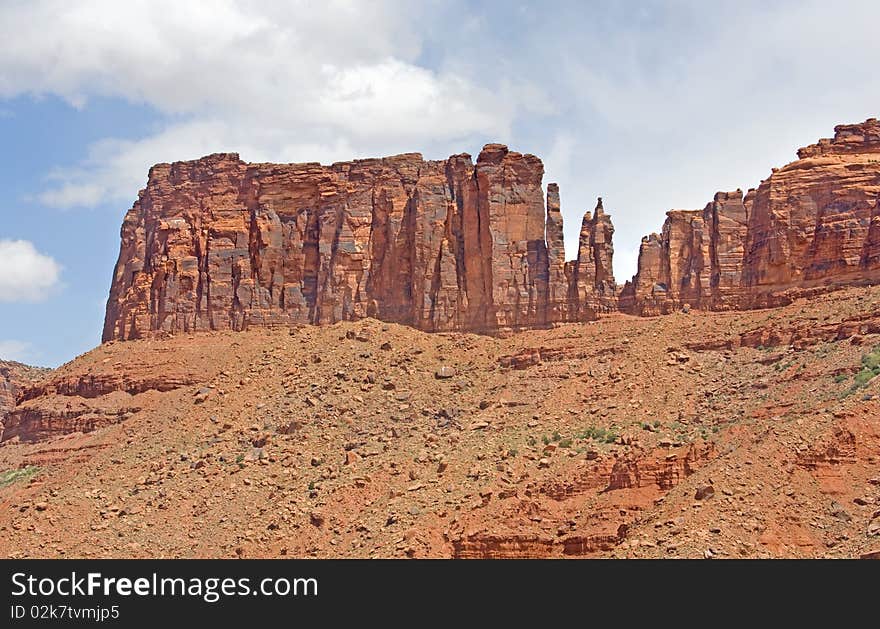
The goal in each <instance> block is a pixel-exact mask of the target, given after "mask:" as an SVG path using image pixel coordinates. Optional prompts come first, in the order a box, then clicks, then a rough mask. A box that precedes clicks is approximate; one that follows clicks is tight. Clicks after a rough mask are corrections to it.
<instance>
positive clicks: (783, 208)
mask: <svg viewBox="0 0 880 629" xmlns="http://www.w3.org/2000/svg"><path fill="white" fill-rule="evenodd" d="M798 157H799V158H800V159H798V160H797V161H795V162H793V163H791V164H789V165H787V166H785V167H784V168H781V169H774V172H773V174H772V175H771V176H770V177H769V178H768V179H766V180H765V181H763V182H762V183H761V185H760V186H759V187H758V188H757V190H750V191H749V192H748V194H746V195H745V197H743V195H742V192H740V191H739V190H737V191H736V192H729V193H718V194H717V195H716V196H715V199H714V201H713V202H712V203H710V204H709V205H707V206H706V208H705V209H704V210H702V211H699V210H698V211H682V210H674V211H671V212H668V213H667V218H666V222H665V223H664V225H663V231H662V233H661V234H652V235H650V236H648V237H646V238H643V239H642V245H641V250H640V254H639V270H638V273H637V275H636V276H635V277H634V278H633V280H632V282H628V283H627V285H626V286H625V287H624V289H623V291H622V292H621V295H620V308H621V309H622V310H624V311H627V312H631V313H634V314H643V315H653V314H663V313H667V312H671V311H673V310H676V309H679V308H682V307H684V306H685V305H686V304H687V305H690V306H691V307H694V308H702V309H707V310H727V309H737V308H754V307H763V306H773V305H781V304H784V303H787V302H788V301H790V299H791V296H792V295H793V294H796V293H797V292H798V291H804V290H809V289H812V288H815V287H817V286H823V285H828V284H831V283H854V282H866V281H878V280H880V210H878V205H877V200H878V197H880V123H878V121H877V120H875V119H870V120H868V121H866V122H864V123H862V124H857V125H840V126H838V127H836V128H835V136H834V138H833V139H826V140H820V141H819V143H817V144H815V145H812V146H808V147H806V148H803V149H801V150H800V151H798Z"/></svg>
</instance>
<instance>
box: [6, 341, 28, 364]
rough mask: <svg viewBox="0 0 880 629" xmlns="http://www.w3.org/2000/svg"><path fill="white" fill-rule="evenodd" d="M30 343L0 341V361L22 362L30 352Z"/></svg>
mask: <svg viewBox="0 0 880 629" xmlns="http://www.w3.org/2000/svg"><path fill="white" fill-rule="evenodd" d="M30 347H31V345H30V343H24V342H22V341H3V340H0V360H13V361H17V362H24V361H25V359H26V358H27V356H28V351H29V350H30Z"/></svg>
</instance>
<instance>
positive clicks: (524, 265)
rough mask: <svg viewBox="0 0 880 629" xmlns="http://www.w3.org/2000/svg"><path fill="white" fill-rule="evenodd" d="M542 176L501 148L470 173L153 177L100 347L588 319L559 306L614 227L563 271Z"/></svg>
mask: <svg viewBox="0 0 880 629" xmlns="http://www.w3.org/2000/svg"><path fill="white" fill-rule="evenodd" d="M543 174H544V168H543V164H542V163H541V161H540V160H539V159H538V158H537V157H535V156H533V155H523V154H520V153H515V152H512V151H509V150H508V149H507V147H505V146H502V145H500V144H489V145H486V146H485V147H484V149H483V151H482V152H481V153H480V155H479V157H478V159H477V161H476V164H474V163H473V162H472V160H471V158H470V156H469V155H466V154H461V155H454V156H452V157H450V158H449V159H448V160H445V161H426V160H424V159H422V157H421V155H419V154H415V153H411V154H405V155H398V156H394V157H387V158H383V159H365V160H358V161H354V162H343V163H337V164H333V165H332V166H322V165H320V164H248V163H245V162H243V161H241V160H240V159H239V158H238V155H235V154H216V155H210V156H208V157H204V158H202V159H199V160H195V161H190V162H177V163H174V164H158V165H156V166H154V167H153V168H152V169H151V170H150V176H149V181H148V183H147V187H146V189H145V190H143V191H141V193H140V195H139V198H138V200H137V201H136V202H135V204H134V207H133V208H132V209H131V210H130V211H129V212H128V214H127V215H126V217H125V221H124V223H123V226H122V234H121V236H122V246H121V249H120V255H119V261H118V263H117V266H116V270H115V273H114V277H113V284H112V287H111V291H110V298H109V300H108V303H107V316H106V319H105V324H104V340H105V341H106V340H111V339H131V338H138V337H143V336H146V335H149V334H151V333H155V332H188V331H197V330H223V329H233V330H241V329H244V328H247V327H249V326H253V325H289V324H297V323H315V324H324V323H333V322H337V321H343V320H352V319H359V318H362V317H367V316H370V317H376V318H378V319H382V320H385V321H394V322H399V323H405V324H408V325H412V326H415V327H417V328H420V329H423V330H431V331H440V330H472V331H493V330H498V329H519V328H528V327H541V326H546V325H549V324H552V323H554V322H558V321H568V320H579V321H583V320H589V319H593V318H595V316H596V313H595V310H596V306H597V302H596V301H595V300H594V301H590V300H587V299H585V298H581V299H580V300H579V301H576V302H575V303H574V304H572V303H570V297H569V296H570V295H572V294H573V292H574V294H577V295H586V292H589V291H586V292H585V291H584V290H574V289H573V288H572V283H576V284H577V285H579V286H580V285H583V286H586V287H596V286H601V287H606V286H612V285H613V278H612V277H611V271H610V268H611V267H610V264H611V254H610V252H611V245H610V239H611V233H612V232H613V228H611V226H610V221H608V220H607V217H605V216H604V215H603V218H602V219H601V220H599V215H600V212H599V211H597V212H596V218H595V219H593V223H595V224H596V226H595V227H591V229H594V230H595V231H596V234H597V236H596V237H595V238H593V240H594V241H595V243H594V244H591V245H590V246H589V247H588V250H587V251H586V253H585V254H584V255H588V256H589V257H590V260H591V261H592V262H590V263H589V264H581V263H580V262H577V261H576V262H575V263H573V264H574V266H572V265H571V264H570V265H568V266H567V265H566V264H565V261H564V249H563V247H562V216H561V213H560V211H559V194H558V188H557V187H556V186H555V184H551V185H549V186H548V193H547V206H546V208H545V205H544V198H543V194H544V193H543V190H542V185H541V184H542V177H543ZM585 225H586V222H585ZM591 242H592V241H591ZM609 290H610V289H609Z"/></svg>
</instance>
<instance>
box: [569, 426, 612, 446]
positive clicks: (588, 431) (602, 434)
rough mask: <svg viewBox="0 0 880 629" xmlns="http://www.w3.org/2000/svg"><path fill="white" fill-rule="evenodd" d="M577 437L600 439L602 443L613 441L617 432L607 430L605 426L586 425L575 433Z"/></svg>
mask: <svg viewBox="0 0 880 629" xmlns="http://www.w3.org/2000/svg"><path fill="white" fill-rule="evenodd" d="M576 436H577V438H578V439H592V440H593V441H600V442H604V443H614V442H615V441H617V437H618V435H617V433H616V432H614V431H613V430H608V429H607V428H600V427H597V426H588V427H587V428H585V429H584V430H582V431H581V432H579V433H578V434H577V435H576Z"/></svg>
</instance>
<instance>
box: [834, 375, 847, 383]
mask: <svg viewBox="0 0 880 629" xmlns="http://www.w3.org/2000/svg"><path fill="white" fill-rule="evenodd" d="M841 382H846V374H845V373H839V374H837V375H836V376H834V383H835V384H840V383H841Z"/></svg>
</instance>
